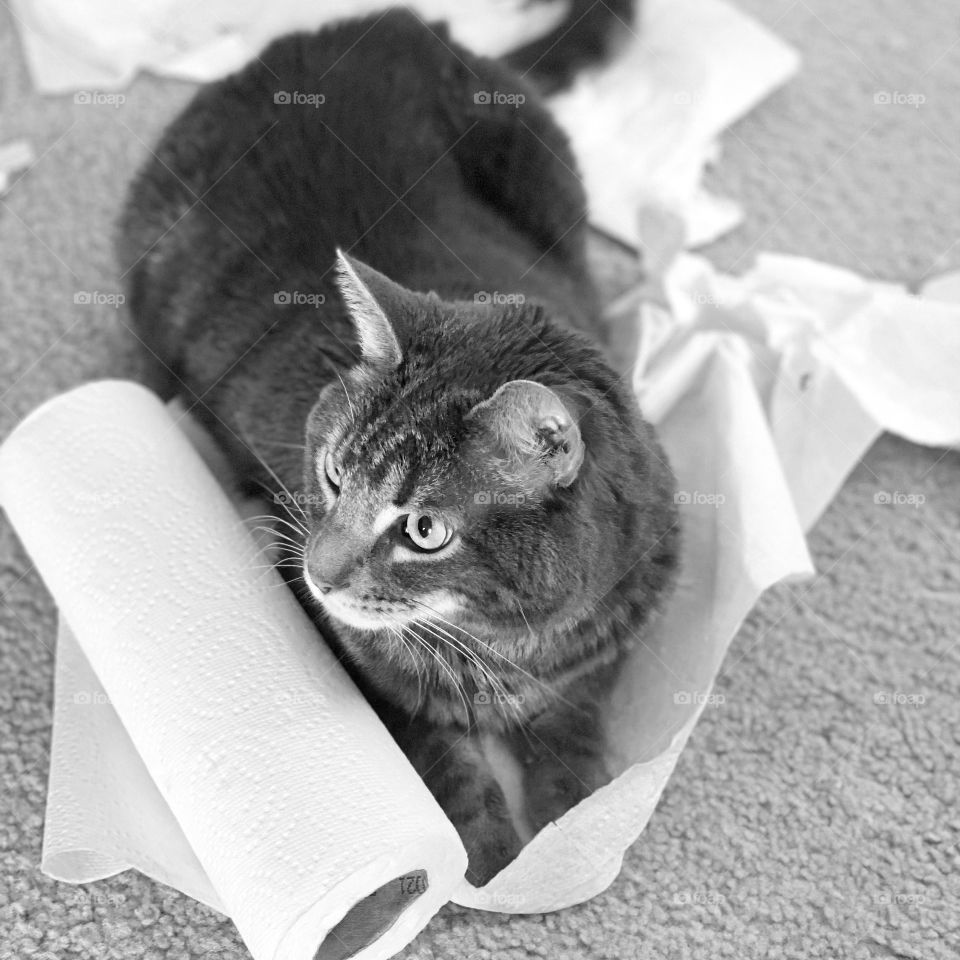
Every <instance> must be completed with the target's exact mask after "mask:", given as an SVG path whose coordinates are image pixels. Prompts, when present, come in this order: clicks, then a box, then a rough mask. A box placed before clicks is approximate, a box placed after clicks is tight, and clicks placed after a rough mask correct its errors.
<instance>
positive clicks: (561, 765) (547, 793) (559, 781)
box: [512, 667, 613, 832]
mask: <svg viewBox="0 0 960 960" xmlns="http://www.w3.org/2000/svg"><path fill="white" fill-rule="evenodd" d="M612 673H613V668H612V667H611V668H607V669H605V670H604V671H603V672H602V673H600V674H598V675H597V676H595V677H592V678H590V680H589V681H588V682H586V683H584V684H582V685H581V690H580V696H578V697H577V698H576V699H574V700H570V699H564V700H563V701H561V702H559V703H557V704H555V705H554V706H552V707H550V708H548V709H547V710H545V711H544V712H543V713H541V714H539V715H538V716H536V717H535V718H533V719H532V720H528V721H527V722H526V723H525V724H524V725H523V726H522V727H520V728H519V729H517V730H516V731H514V733H513V736H512V745H513V749H514V753H515V755H516V757H517V759H518V761H519V762H520V765H521V768H522V770H523V789H524V802H525V806H526V812H527V818H528V820H529V822H530V826H531V827H532V828H533V829H534V831H536V832H539V831H540V830H541V829H543V827H545V826H546V825H547V824H548V823H551V822H552V821H554V820H559V819H560V817H562V816H563V815H564V814H565V813H566V812H567V811H568V810H569V809H570V808H571V807H574V806H576V805H577V804H578V803H580V801H581V800H584V799H586V798H587V797H589V796H590V794H591V793H593V791H594V790H596V789H597V788H598V787H601V786H603V785H604V784H605V783H608V782H609V781H610V775H609V773H608V770H607V766H606V761H605V753H606V741H605V737H604V731H603V726H602V723H601V720H600V715H599V709H598V706H597V705H598V704H601V703H603V702H605V699H606V693H607V691H608V688H609V685H610V683H611V680H612Z"/></svg>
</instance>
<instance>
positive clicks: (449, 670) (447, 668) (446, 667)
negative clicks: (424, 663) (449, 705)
mask: <svg viewBox="0 0 960 960" xmlns="http://www.w3.org/2000/svg"><path fill="white" fill-rule="evenodd" d="M411 636H412V637H414V638H415V639H416V641H417V643H418V644H419V645H420V646H421V647H423V648H424V649H425V650H426V651H427V653H429V654H430V655H431V656H432V657H433V659H434V660H436V662H437V664H438V665H439V666H440V668H441V669H442V670H443V671H444V672H445V673H446V674H447V676H448V677H449V678H450V681H451V682H452V683H453V687H454V689H455V690H456V691H457V694H458V696H459V697H460V701H461V703H463V716H464V723H465V725H466V726H468V727H469V726H470V707H469V706H468V705H467V698H466V695H465V693H464V690H463V684H462V683H461V682H460V679H459V678H458V677H457V675H456V674H455V673H454V671H453V667H452V666H451V665H450V664H449V663H447V661H446V660H445V659H444V658H443V657H442V656H441V655H440V650H437V649H434V648H433V647H432V646H431V645H430V644H429V643H426V642H425V641H424V639H423V637H421V636H419V635H418V634H417V632H416V631H411Z"/></svg>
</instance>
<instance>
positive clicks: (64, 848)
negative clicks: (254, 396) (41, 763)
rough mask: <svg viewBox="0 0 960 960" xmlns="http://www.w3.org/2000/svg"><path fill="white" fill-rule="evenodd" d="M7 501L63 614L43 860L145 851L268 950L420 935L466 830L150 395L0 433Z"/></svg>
mask: <svg viewBox="0 0 960 960" xmlns="http://www.w3.org/2000/svg"><path fill="white" fill-rule="evenodd" d="M0 503H2V505H3V508H4V510H5V511H6V512H7V514H8V516H9V518H10V520H11V521H12V522H13V524H14V525H15V527H16V529H17V531H18V533H19V534H20V536H21V538H22V539H23V542H24V544H25V546H26V548H27V550H28V551H29V554H30V556H31V559H32V560H33V562H34V564H35V565H36V567H37V569H38V570H39V571H40V573H41V575H42V576H43V578H44V581H45V583H46V584H47V585H48V587H49V588H50V591H51V593H52V594H53V596H54V597H55V598H56V600H57V603H58V605H59V608H60V614H61V617H62V620H63V622H64V623H65V624H66V625H68V629H64V630H63V631H61V636H60V641H61V646H60V648H59V650H58V654H57V661H58V662H57V674H56V716H57V719H56V720H55V733H54V744H53V749H52V766H51V774H50V794H49V799H48V816H47V824H46V836H45V838H44V841H45V848H44V866H45V868H46V869H48V870H49V871H50V872H51V873H53V874H54V875H55V876H57V877H59V878H62V879H71V880H79V879H91V878H93V877H102V876H105V875H107V874H110V873H115V872H117V871H119V870H123V869H126V868H127V867H129V866H137V867H139V868H140V869H143V870H144V871H145V872H147V873H150V874H152V875H154V876H157V877H158V878H160V879H163V880H164V881H165V882H168V883H171V884H173V885H175V886H178V887H181V888H182V889H184V890H185V891H187V892H189V893H191V894H192V895H193V896H196V897H198V898H199V899H201V900H203V901H204V902H206V903H208V904H210V905H211V906H215V907H217V908H218V909H222V910H223V911H224V912H226V913H228V914H229V915H230V917H232V919H233V921H234V922H235V924H236V925H237V928H238V929H239V931H240V934H241V935H242V937H243V939H244V941H245V943H246V944H247V946H248V948H249V949H250V952H251V954H252V955H253V956H254V958H255V960H312V958H314V957H315V956H316V957H318V958H319V960H327V958H330V960H333V958H339V957H343V956H347V955H354V954H355V955H356V956H357V957H364V958H374V957H388V956H391V955H392V954H394V953H396V952H397V951H398V950H400V949H401V948H402V947H403V946H404V945H405V944H407V943H408V942H409V941H410V940H412V939H413V937H414V936H416V934H417V932H418V931H419V930H420V929H421V928H422V927H423V926H424V925H425V924H426V923H427V922H428V920H429V919H430V917H431V916H433V914H434V913H435V912H436V911H437V910H438V909H440V907H441V906H442V905H443V904H444V903H445V902H446V901H447V900H448V898H449V895H450V892H451V890H452V889H454V888H455V887H456V885H457V884H458V883H460V882H461V881H462V877H463V872H464V870H465V869H466V852H465V851H464V849H463V846H462V844H461V843H460V839H459V837H458V836H457V833H456V830H455V829H454V828H453V826H452V825H451V824H450V822H449V821H448V820H447V819H446V817H445V816H444V815H443V812H442V811H441V809H440V808H439V806H438V805H437V804H436V802H435V801H434V799H433V797H432V796H431V794H430V793H429V791H428V790H427V789H426V787H425V786H424V784H423V782H422V781H421V780H420V778H419V777H418V776H417V774H416V773H415V771H414V770H413V768H412V767H411V766H410V764H409V763H408V762H407V760H406V758H405V757H404V756H403V754H402V753H401V752H400V751H399V750H398V749H397V747H396V745H395V743H394V741H393V739H392V738H391V737H390V735H389V734H388V733H387V731H386V730H385V729H384V727H383V726H382V724H381V723H380V721H379V719H378V718H377V716H376V714H375V713H374V712H373V711H372V709H371V708H370V707H369V706H368V704H367V703H366V701H365V700H364V698H363V697H362V695H361V694H360V693H359V691H357V689H356V687H354V686H353V684H352V683H351V682H350V680H349V679H348V678H347V676H346V674H345V672H344V671H343V669H342V667H341V666H340V665H339V663H338V662H337V661H336V660H335V659H334V657H333V655H332V654H331V653H330V652H329V650H328V649H327V647H326V646H325V645H324V644H323V643H322V642H320V641H319V637H318V635H317V632H316V629H315V627H314V626H313V624H312V623H311V622H310V620H309V619H308V618H307V616H306V614H305V613H304V612H303V610H302V609H301V607H300V605H299V604H298V603H297V601H296V600H295V599H294V597H293V595H292V593H291V592H290V591H289V589H288V588H287V586H286V584H285V583H284V582H283V581H282V580H281V579H280V577H279V575H278V574H277V572H276V570H274V569H273V568H272V567H271V566H270V565H269V564H267V565H265V564H264V563H263V557H262V554H261V553H260V551H259V549H258V547H257V545H256V543H255V542H254V540H253V538H252V537H251V535H250V533H249V532H248V530H247V528H246V527H245V526H244V524H243V523H242V521H241V520H240V518H239V516H238V515H237V513H236V511H235V510H234V508H233V506H232V505H231V504H230V502H229V501H228V500H227V498H226V496H225V495H224V493H223V491H222V490H221V488H220V487H219V485H218V484H217V482H216V480H215V479H214V478H213V475H212V474H211V473H210V471H209V470H208V469H207V467H206V466H205V465H204V463H203V462H202V460H201V459H200V457H199V456H198V455H197V454H196V453H195V452H194V450H193V448H192V447H191V446H190V444H189V442H188V441H187V440H186V438H185V436H184V434H183V432H182V431H181V430H180V429H179V428H178V426H177V424H176V422H175V420H174V419H173V418H172V417H171V416H170V414H169V413H168V411H167V410H166V409H165V408H164V407H163V405H162V404H161V403H160V401H159V400H158V399H157V398H156V397H155V396H154V395H153V394H151V393H150V392H149V391H147V390H145V389H144V388H143V387H140V386H138V385H136V384H132V383H127V382H121V381H107V382H101V383H95V384H92V385H87V386H85V387H81V388H78V389H77V390H75V391H72V392H71V393H68V394H66V395H64V396H62V397H59V398H57V399H55V400H53V401H51V402H49V403H47V404H45V405H44V406H43V407H41V408H40V409H39V410H37V411H35V412H34V413H33V414H32V415H31V416H30V417H28V418H27V420H26V421H25V422H24V423H23V424H21V425H20V426H19V427H18V428H17V429H16V430H15V431H14V433H13V434H12V435H11V437H10V438H9V439H8V440H7V441H6V443H5V444H4V445H3V447H2V448H0ZM74 638H76V639H75V640H74ZM368 943H369V945H367V944H368ZM355 947H361V948H364V949H360V950H359V952H357V951H355V950H354V949H353V948H355ZM318 948H319V952H318Z"/></svg>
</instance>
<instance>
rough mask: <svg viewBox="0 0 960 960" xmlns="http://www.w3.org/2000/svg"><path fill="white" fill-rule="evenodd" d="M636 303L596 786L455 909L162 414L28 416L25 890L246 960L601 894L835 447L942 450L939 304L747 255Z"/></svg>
mask: <svg viewBox="0 0 960 960" xmlns="http://www.w3.org/2000/svg"><path fill="white" fill-rule="evenodd" d="M662 291H663V296H662V297H661V298H660V300H661V302H660V303H659V304H658V303H654V302H651V301H650V300H643V301H642V302H637V298H636V297H635V296H634V295H632V294H628V295H626V296H625V297H624V298H622V299H621V300H620V301H619V302H618V303H615V304H613V305H612V307H611V312H612V313H614V314H620V316H621V319H627V320H629V321H630V322H632V323H633V324H634V325H638V324H639V326H640V345H639V350H638V359H637V364H636V368H635V374H634V381H633V382H634V386H635V389H636V393H637V396H638V399H639V401H640V404H641V406H642V408H643V409H644V410H645V412H646V414H647V416H648V417H649V418H650V419H651V420H652V421H653V422H654V423H655V424H656V426H657V428H658V430H659V433H660V436H661V438H662V440H663V443H664V446H665V448H666V450H667V452H668V454H669V456H670V459H671V461H672V463H673V466H674V469H675V472H676V475H677V480H678V492H677V502H678V503H679V504H680V512H681V518H682V523H683V528H684V529H683V533H684V550H683V570H682V574H681V577H680V582H679V586H678V589H677V591H676V593H675V595H674V597H673V598H672V600H671V602H670V603H669V605H668V607H667V608H666V610H665V611H664V612H663V614H662V615H661V616H660V617H659V618H658V619H657V620H656V621H655V623H653V624H652V625H651V626H650V627H649V628H648V629H647V630H646V631H645V632H644V634H643V635H642V636H641V637H639V638H638V644H637V647H636V651H635V653H634V654H633V656H632V659H631V660H630V661H629V662H628V664H627V665H626V667H625V669H624V671H623V674H622V676H621V678H620V681H619V684H618V686H617V689H616V691H615V694H614V696H613V697H611V700H610V705H609V708H608V712H607V716H606V722H607V726H608V731H609V737H610V745H611V750H610V756H609V765H610V770H611V774H613V775H614V779H613V780H612V782H611V783H609V784H608V785H607V786H605V787H603V788H601V789H599V790H598V791H596V793H594V794H593V795H592V796H591V797H589V798H588V799H586V800H584V801H583V802H582V803H580V804H579V805H578V806H577V807H575V808H574V809H573V810H571V811H569V812H568V813H567V814H566V815H565V816H564V817H563V818H562V819H561V820H559V821H558V822H556V823H553V824H550V825H548V826H547V827H546V828H545V829H543V830H542V831H541V832H540V833H539V834H538V835H537V836H535V837H534V838H533V839H532V841H531V842H530V843H529V844H528V845H527V846H526V847H525V848H524V850H523V851H522V853H521V854H520V856H519V858H518V859H517V860H516V861H515V862H514V863H513V864H511V865H510V866H508V867H507V868H506V869H505V870H504V871H503V872H502V873H500V874H499V875H498V876H497V877H495V878H494V879H493V880H492V881H491V882H490V883H489V884H488V885H487V886H486V887H484V888H482V889H477V888H473V887H472V886H470V885H469V884H468V883H467V882H466V881H465V880H464V878H463V874H464V868H465V853H464V850H463V848H462V846H461V844H460V841H459V839H458V837H457V835H456V832H455V830H454V829H453V827H452V826H451V824H450V823H449V822H448V821H447V820H446V818H445V817H444V815H443V813H442V811H441V810H440V809H439V807H438V806H437V804H436V803H435V802H434V800H433V799H432V797H431V796H430V794H429V793H428V791H427V790H426V789H425V787H424V785H423V784H422V782H421V781H420V780H419V778H418V777H417V776H416V774H415V773H414V771H413V770H412V768H411V767H410V766H409V764H408V763H407V761H406V759H405V758H404V757H403V755H402V754H401V753H400V751H399V750H398V749H397V747H396V746H395V744H394V743H393V741H392V739H391V738H390V736H389V735H388V734H387V732H386V731H385V730H384V728H383V727H382V726H381V725H380V723H379V721H378V720H377V718H376V716H375V715H374V714H373V712H372V711H371V710H370V708H369V707H368V706H367V704H366V703H365V701H364V700H363V699H362V697H361V696H360V695H359V694H358V693H357V691H356V689H355V688H354V687H353V686H352V685H351V683H350V681H349V679H348V678H347V677H346V676H345V674H344V673H343V671H342V670H341V668H340V667H339V666H338V665H337V663H336V662H335V661H334V660H333V658H332V656H331V654H330V653H329V652H328V650H327V648H326V647H325V646H324V644H323V642H322V641H321V640H320V638H319V635H318V634H317V633H316V631H315V630H314V628H313V627H312V625H311V624H310V623H309V621H308V620H307V618H306V617H305V615H304V614H303V613H302V611H301V610H300V608H299V606H298V605H297V603H296V602H295V601H294V599H293V597H292V595H291V594H290V593H289V592H288V590H287V588H286V587H285V586H284V585H283V584H282V582H281V580H280V579H279V577H278V575H277V574H276V572H275V571H274V570H273V569H271V568H270V566H269V564H267V563H266V561H265V558H264V556H263V555H262V554H261V553H260V552H259V548H258V546H257V544H256V543H255V542H254V540H253V539H252V537H251V534H250V533H249V532H248V529H247V527H246V526H245V525H244V523H243V521H242V519H241V518H240V515H239V514H238V512H237V509H236V508H235V506H234V505H233V504H232V503H231V502H230V500H229V499H228V497H227V495H226V493H225V492H224V490H223V489H222V488H221V487H220V485H219V484H218V482H217V481H216V480H215V479H214V476H213V474H212V473H211V472H210V470H209V469H208V468H207V466H206V465H205V464H204V461H203V460H202V459H201V457H200V455H199V454H198V452H197V451H196V449H195V447H194V446H193V445H191V442H190V440H189V439H188V436H187V433H185V432H184V431H183V429H182V427H183V426H184V423H183V422H182V421H181V419H180V417H181V415H180V414H176V413H175V412H173V411H172V410H170V409H168V408H166V407H164V406H163V405H162V404H161V403H160V402H159V400H158V399H157V398H155V397H154V396H153V395H152V394H150V393H149V392H148V391H146V390H145V389H144V388H143V387H140V386H138V385H135V384H132V383H129V382H124V381H104V382H97V383H92V384H88V385H85V386H81V387H78V388H76V389H75V390H73V391H71V392H69V393H67V394H65V395H63V396H60V397H58V398H55V399H53V400H51V401H48V402H47V403H46V404H45V405H44V406H42V407H41V408H39V409H38V410H36V411H34V413H32V414H31V415H30V416H29V417H27V418H26V420H25V421H24V422H23V423H22V424H21V425H20V426H19V427H18V428H17V429H16V430H15V431H14V432H13V433H12V434H11V436H10V437H9V438H8V439H7V440H6V442H5V443H4V445H3V446H2V447H0V504H2V506H3V508H4V510H5V511H6V513H7V514H8V516H9V518H10V520H11V521H12V523H13V524H14V526H15V527H16V529H17V531H18V533H19V535H20V537H21V539H22V541H23V543H24V545H25V547H26V549H27V550H28V552H29V554H30V556H31V557H32V559H33V561H34V563H35V564H36V567H37V569H38V570H39V572H40V573H41V575H42V576H43V578H44V580H45V582H46V584H47V586H48V587H49V589H50V591H51V593H52V595H53V597H54V599H55V600H56V602H57V604H58V605H59V608H60V614H61V621H60V633H59V637H58V647H57V666H56V680H55V711H54V732H53V745H52V756H51V765H50V781H49V796H48V805H47V819H46V827H45V835H44V846H43V863H42V867H43V869H44V871H45V872H47V873H48V874H50V875H51V876H53V877H56V878H58V879H62V880H67V881H72V882H86V881H91V880H96V879H98V878H101V877H105V876H108V875H111V874H114V873H117V872H119V871H121V870H124V869H126V868H128V867H135V868H137V869H138V870H141V871H142V872H144V873H145V874H148V875H149V876H152V877H155V878H156V879H158V880H161V881H162V882H164V883H167V884H170V885H171V886H173V887H176V888H177V889H180V890H182V891H184V892H185V893H187V894H189V895H190V896H192V897H195V898H197V899H198V900H201V901H203V902H204V903H207V904H209V905H210V906H212V907H214V908H216V909H217V910H221V911H223V912H224V913H226V914H228V915H229V916H230V917H232V918H233V920H234V922H235V923H236V925H237V927H238V929H239V931H240V933H241V934H242V936H243V938H244V940H245V941H246V943H247V945H248V947H249V949H250V951H251V953H252V954H253V956H254V957H255V958H256V960H273V958H277V960H280V958H295V960H301V958H303V960H305V958H308V957H313V956H314V955H316V956H317V957H318V958H319V960H326V958H340V957H346V956H351V955H356V956H358V957H365V958H366V957H371V958H373V957H388V956H390V955H392V954H393V953H395V952H396V951H397V950H399V949H400V948H401V947H402V946H403V945H404V944H406V943H407V942H409V941H410V940H411V939H412V938H413V937H414V936H415V935H416V933H417V931H419V930H420V929H421V928H422V927H423V926H424V924H425V923H427V921H428V920H429V919H430V917H431V916H432V915H433V914H434V913H435V912H436V911H437V910H438V909H439V908H440V906H441V905H442V904H443V903H445V902H446V901H447V900H453V901H455V902H457V903H460V904H464V905H467V906H472V907H477V908H482V909H490V910H498V911H505V912H516V913H528V912H543V911H549V910H556V909H559V908H561V907H565V906H568V905H571V904H574V903H577V902H580V901H583V900H585V899H587V898H589V897H592V896H594V895H596V894H598V893H600V892H601V891H602V890H604V889H605V888H606V887H607V886H608V885H609V884H610V883H611V882H612V881H613V879H614V878H615V877H616V875H617V872H618V870H619V868H620V865H621V862H622V858H623V855H624V852H625V850H626V848H627V847H628V846H629V845H630V844H631V843H632V842H634V841H635V840H636V839H637V837H638V836H639V835H640V833H641V832H642V830H643V828H644V826H645V825H646V823H647V821H648V819H649V818H650V816H651V814H652V812H653V809H654V807H655V805H656V803H657V801H658V798H659V797H660V795H661V793H662V791H663V789H664V787H665V785H666V783H667V780H668V778H669V776H670V773H671V771H672V769H673V767H674V765H675V763H676V761H677V758H678V756H679V755H680V752H681V750H682V749H683V746H684V743H685V742H686V740H687V738H688V736H689V734H690V732H691V730H692V729H693V726H694V724H695V723H696V720H697V718H698V716H699V715H700V713H701V711H702V710H703V709H704V708H705V707H706V706H707V705H709V704H710V703H711V695H710V691H711V686H712V684H713V681H714V678H715V676H716V674H717V671H718V669H719V667H720V665H721V662H722V660H723V656H724V653H725V651H726V648H727V646H728V644H729V642H730V640H731V638H732V637H733V635H734V633H735V632H736V630H737V628H738V627H739V625H740V623H741V622H742V620H743V618H744V617H745V616H746V614H747V613H748V612H749V610H750V609H751V607H752V606H753V604H754V603H755V602H756V600H757V598H758V597H759V595H760V594H761V593H762V592H763V591H764V590H765V589H766V588H767V587H769V586H771V585H772V584H775V583H777V582H780V581H783V580H787V579H791V578H802V577H806V576H809V575H810V574H811V573H812V572H813V567H812V563H811V559H810V556H809V554H808V551H807V546H806V542H805V537H804V532H805V530H806V529H808V528H809V527H810V526H811V525H812V524H813V522H814V521H815V520H816V518H817V517H818V516H819V514H820V513H821V512H822V511H823V509H824V508H825V507H826V505H827V503H828V502H829V500H830V499H831V498H832V496H833V495H834V493H835V492H836V490H837V489H838V487H839V485H840V484H841V483H842V481H843V479H844V477H845V476H846V474H847V473H848V471H849V470H850V469H851V467H852V466H853V465H854V464H855V463H856V462H857V460H858V459H859V457H860V456H861V454H862V453H863V451H864V450H865V449H866V448H867V447H868V446H869V445H870V444H871V442H872V441H873V440H874V439H875V438H876V437H877V436H878V434H879V433H880V432H881V431H882V430H883V429H888V430H892V431H894V432H896V433H898V434H900V435H902V436H904V437H907V438H909V439H911V440H914V441H915V442H918V443H922V444H928V445H937V446H949V445H956V444H958V443H960V382H958V379H957V377H956V370H957V369H958V368H960V305H957V304H956V303H948V302H945V301H944V302H938V301H936V300H935V299H932V298H922V297H916V296H913V295H911V294H908V293H906V292H905V291H904V290H903V289H902V288H899V287H895V286H893V285H885V284H878V283H871V282H867V281H865V280H863V279H861V278H859V277H857V276H855V275H854V274H851V273H849V272H846V271H843V270H839V269H836V268H833V267H828V266H825V265H823V264H818V263H814V262H811V261H807V260H803V259H799V258H793V257H784V256H773V255H762V256H761V257H760V258H759V259H758V262H757V264H756V266H755V267H754V269H753V270H752V271H751V272H750V273H748V274H747V275H745V276H743V277H739V278H737V277H731V276H724V275H721V274H719V273H717V272H716V271H714V270H713V268H712V267H711V266H710V265H709V264H708V262H707V261H705V260H703V259H701V258H699V257H697V256H694V255H689V254H681V255H680V256H679V257H677V258H675V259H674V260H673V262H672V264H671V265H670V266H669V268H668V269H667V271H666V274H665V276H664V277H663V278H662ZM197 429H198V428H197V427H196V426H195V425H192V427H191V430H192V431H196V430H197ZM878 509H898V507H897V504H896V502H895V500H891V502H890V503H888V504H885V505H882V506H879V507H878ZM318 950H319V952H317V951H318Z"/></svg>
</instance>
